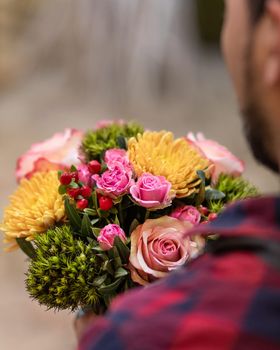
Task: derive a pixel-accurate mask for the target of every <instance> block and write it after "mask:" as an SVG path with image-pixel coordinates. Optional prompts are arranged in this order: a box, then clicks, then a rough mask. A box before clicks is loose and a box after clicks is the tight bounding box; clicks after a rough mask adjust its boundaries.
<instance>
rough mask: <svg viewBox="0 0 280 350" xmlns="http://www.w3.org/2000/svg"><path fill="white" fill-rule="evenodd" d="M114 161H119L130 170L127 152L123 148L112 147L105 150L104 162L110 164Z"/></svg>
mask: <svg viewBox="0 0 280 350" xmlns="http://www.w3.org/2000/svg"><path fill="white" fill-rule="evenodd" d="M116 162H118V163H121V164H122V165H123V167H124V168H125V169H127V170H129V171H132V166H131V164H130V163H129V159H128V155H127V152H126V151H125V150H124V149H117V148H113V149H109V150H108V151H106V153H105V163H106V164H107V165H108V166H110V165H113V164H114V163H116Z"/></svg>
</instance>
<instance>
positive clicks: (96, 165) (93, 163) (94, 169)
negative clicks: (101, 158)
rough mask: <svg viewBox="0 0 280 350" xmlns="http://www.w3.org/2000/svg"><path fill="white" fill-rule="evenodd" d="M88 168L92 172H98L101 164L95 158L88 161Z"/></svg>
mask: <svg viewBox="0 0 280 350" xmlns="http://www.w3.org/2000/svg"><path fill="white" fill-rule="evenodd" d="M88 169H89V171H90V172H91V173H92V174H99V173H100V171H101V164H100V163H99V162H98V161H97V160H92V161H91V162H89V163H88Z"/></svg>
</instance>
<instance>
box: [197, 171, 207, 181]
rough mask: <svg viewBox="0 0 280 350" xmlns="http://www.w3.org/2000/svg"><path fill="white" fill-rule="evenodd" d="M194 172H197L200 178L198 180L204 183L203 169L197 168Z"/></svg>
mask: <svg viewBox="0 0 280 350" xmlns="http://www.w3.org/2000/svg"><path fill="white" fill-rule="evenodd" d="M196 173H197V175H198V177H199V178H200V180H201V181H202V182H203V183H204V184H205V180H206V178H205V173H204V171H202V170H198V171H197V172H196Z"/></svg>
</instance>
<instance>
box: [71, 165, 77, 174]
mask: <svg viewBox="0 0 280 350" xmlns="http://www.w3.org/2000/svg"><path fill="white" fill-rule="evenodd" d="M70 171H71V172H72V173H74V172H75V171H77V168H76V167H75V165H72V166H71V168H70Z"/></svg>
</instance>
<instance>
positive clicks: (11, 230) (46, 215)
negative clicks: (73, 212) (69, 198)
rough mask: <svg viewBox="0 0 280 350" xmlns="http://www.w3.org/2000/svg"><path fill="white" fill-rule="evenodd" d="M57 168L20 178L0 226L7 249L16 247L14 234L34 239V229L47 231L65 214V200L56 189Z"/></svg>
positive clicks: (35, 230)
mask: <svg viewBox="0 0 280 350" xmlns="http://www.w3.org/2000/svg"><path fill="white" fill-rule="evenodd" d="M58 187H59V180H58V178H57V172H56V171H50V172H47V173H36V174H35V175H34V176H33V177H32V178H31V179H30V180H27V179H23V180H22V181H21V183H20V185H19V187H18V189H17V190H16V191H15V193H14V194H13V195H12V196H11V198H10V205H9V206H8V207H7V208H6V209H5V211H4V220H3V223H2V225H1V226H0V229H1V230H2V231H4V233H5V238H4V242H5V243H11V246H10V247H9V248H8V249H7V250H13V249H14V248H16V247H17V243H16V238H25V239H26V240H27V241H31V240H33V239H34V236H35V235H36V234H37V233H43V232H46V231H47V230H48V229H49V228H50V227H52V226H54V224H55V223H56V222H60V221H63V219H64V217H65V211H64V204H63V199H62V197H61V195H60V194H59V193H58Z"/></svg>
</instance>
